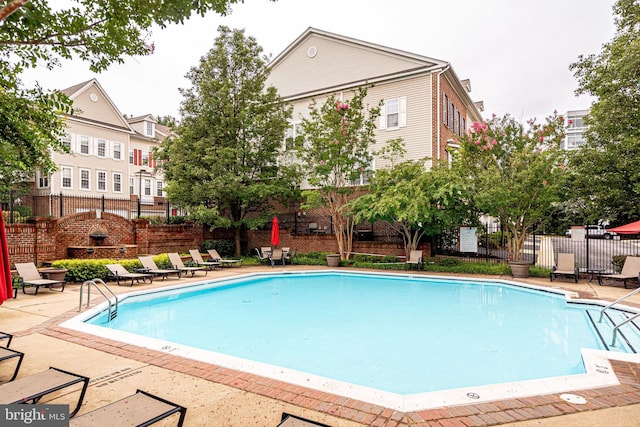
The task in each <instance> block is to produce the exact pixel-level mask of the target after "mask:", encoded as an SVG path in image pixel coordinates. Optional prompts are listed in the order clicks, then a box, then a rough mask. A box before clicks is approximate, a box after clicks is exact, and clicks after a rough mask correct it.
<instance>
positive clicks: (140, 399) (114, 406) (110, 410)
mask: <svg viewBox="0 0 640 427" xmlns="http://www.w3.org/2000/svg"><path fill="white" fill-rule="evenodd" d="M186 412H187V408H185V407H183V406H180V405H176V404H175V403H172V402H169V401H168V400H165V399H162V398H160V397H158V396H154V395H152V394H150V393H147V392H145V391H142V390H138V391H136V393H135V394H133V395H131V396H127V397H125V398H123V399H120V400H117V401H115V402H113V403H110V404H108V405H105V406H103V407H101V408H97V409H95V410H93V411H91V412H87V413H86V414H83V415H80V416H78V417H76V418H73V419H72V420H71V423H70V424H69V425H70V426H74V427H83V426H86V427H94V426H118V427H126V426H147V425H151V424H153V423H155V422H157V421H160V420H161V419H164V418H166V417H169V416H170V415H173V414H176V413H179V414H180V418H179V419H178V423H177V425H178V426H182V424H183V423H184V417H185V414H186Z"/></svg>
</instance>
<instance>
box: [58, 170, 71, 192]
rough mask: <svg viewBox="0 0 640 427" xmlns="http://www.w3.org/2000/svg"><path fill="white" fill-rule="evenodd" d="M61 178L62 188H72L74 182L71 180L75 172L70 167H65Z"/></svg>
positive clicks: (61, 172)
mask: <svg viewBox="0 0 640 427" xmlns="http://www.w3.org/2000/svg"><path fill="white" fill-rule="evenodd" d="M60 176H61V177H62V183H61V185H62V188H71V187H72V185H73V182H72V180H71V178H72V176H73V170H72V169H71V168H70V167H68V166H63V167H62V168H61V171H60Z"/></svg>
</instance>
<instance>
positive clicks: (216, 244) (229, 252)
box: [200, 240, 236, 256]
mask: <svg viewBox="0 0 640 427" xmlns="http://www.w3.org/2000/svg"><path fill="white" fill-rule="evenodd" d="M209 249H215V250H216V251H218V253H219V254H220V256H233V255H234V253H235V250H236V245H235V244H234V243H233V242H232V241H231V240H205V241H203V242H202V245H200V252H203V253H205V252H207V251H208V250H209Z"/></svg>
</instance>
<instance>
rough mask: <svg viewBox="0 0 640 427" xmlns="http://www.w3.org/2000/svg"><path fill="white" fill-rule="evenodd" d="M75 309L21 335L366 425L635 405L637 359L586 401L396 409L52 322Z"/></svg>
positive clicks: (476, 421)
mask: <svg viewBox="0 0 640 427" xmlns="http://www.w3.org/2000/svg"><path fill="white" fill-rule="evenodd" d="M77 314H78V312H77V311H76V310H72V311H69V312H67V313H65V314H63V315H60V316H57V317H55V318H52V319H50V320H48V321H46V322H44V323H42V324H40V325H38V326H36V327H34V328H32V329H30V330H29V331H25V332H26V333H25V332H23V333H22V334H21V335H23V334H29V333H40V334H43V335H47V336H50V337H53V338H57V339H61V340H65V341H68V342H72V343H74V344H78V345H82V346H84V347H89V348H93V349H95V350H99V351H103V352H106V353H109V354H113V355H117V356H120V357H123V358H127V359H131V360H136V361H139V362H142V363H146V364H149V365H153V366H157V367H160V368H164V369H169V370H172V371H175V372H180V373H183V374H187V375H191V376H194V377H198V378H202V379H204V380H208V381H213V382H216V383H220V384H224V385H227V386H230V387H234V388H236V389H240V390H243V391H246V392H250V393H255V394H258V395H261V396H264V397H268V398H272V399H276V400H280V401H282V402H286V403H289V404H292V405H295V406H298V407H301V408H306V409H309V410H312V411H317V412H321V413H325V414H328V415H332V416H335V417H339V418H344V419H347V420H351V421H354V422H357V423H360V424H363V425H367V426H376V427H382V426H384V427H419V426H452V427H453V426H461V427H462V426H465V427H476V426H477V427H479V426H492V425H499V424H505V423H513V422H518V421H526V420H535V419H542V418H548V417H556V416H561V415H569V414H575V413H580V412H587V411H593V410H598V409H606V408H614V407H620V406H626V405H633V404H640V364H636V363H631V362H625V361H618V360H610V363H611V366H612V368H613V370H614V372H615V374H616V376H617V378H618V381H619V383H620V384H619V385H614V386H606V387H597V388H592V389H582V390H577V391H575V394H578V395H579V396H582V397H584V398H585V399H586V400H587V403H586V404H574V403H569V402H567V401H565V400H563V399H562V398H561V397H560V395H561V394H563V393H554V394H547V395H539V396H529V397H520V398H514V399H505V400H496V401H491V402H482V403H478V404H469V405H458V406H445V407H438V408H430V409H425V410H420V411H412V412H400V411H397V410H394V409H390V408H385V407H383V406H380V405H376V404H371V403H368V402H363V401H359V400H356V399H352V398H347V397H343V396H339V395H336V394H332V393H327V392H323V391H319V390H315V389H311V388H306V387H302V386H298V385H293V384H290V383H287V382H284V381H280V380H275V379H271V378H266V377H262V376H259V375H254V374H250V373H246V372H242V371H238V370H234V369H229V368H225V367H221V366H218V365H215V364H211V363H206V362H200V361H196V360H192V359H187V358H184V357H180V356H175V355H171V354H167V353H163V352H160V351H156V350H150V349H147V348H144V347H138V346H135V345H131V344H126V343H122V342H119V341H115V340H110V339H106V338H101V337H97V336H95V335H90V334H86V333H82V332H78V331H74V330H71V329H67V328H63V327H61V326H58V325H59V324H60V323H62V322H64V321H66V320H68V319H70V318H72V317H74V316H76V315H77Z"/></svg>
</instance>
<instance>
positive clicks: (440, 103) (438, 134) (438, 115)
mask: <svg viewBox="0 0 640 427" xmlns="http://www.w3.org/2000/svg"><path fill="white" fill-rule="evenodd" d="M450 66H451V64H449V63H447V66H446V67H444V68H443V69H442V71H440V72H439V73H438V89H437V92H438V93H437V94H436V96H437V97H438V108H437V112H438V114H437V117H436V126H437V134H436V139H437V141H436V143H437V149H438V153H437V155H436V160H440V126H442V119H441V116H442V95H441V94H440V76H441V75H442V73H444V72H445V71H447V70H448V69H449V67H450Z"/></svg>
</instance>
